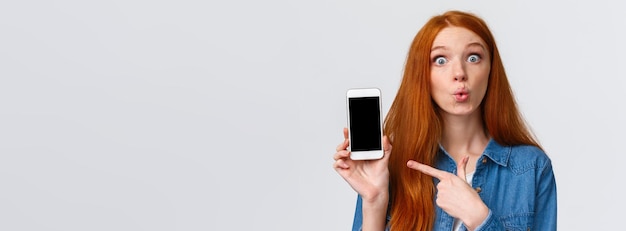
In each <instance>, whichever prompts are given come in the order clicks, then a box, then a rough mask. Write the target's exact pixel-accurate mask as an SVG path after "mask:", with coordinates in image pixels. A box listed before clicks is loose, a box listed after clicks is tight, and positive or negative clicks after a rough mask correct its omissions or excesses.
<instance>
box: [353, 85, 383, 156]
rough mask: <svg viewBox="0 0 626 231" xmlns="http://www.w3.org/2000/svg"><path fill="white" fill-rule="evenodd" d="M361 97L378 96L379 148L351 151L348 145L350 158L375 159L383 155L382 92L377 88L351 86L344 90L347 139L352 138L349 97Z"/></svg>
mask: <svg viewBox="0 0 626 231" xmlns="http://www.w3.org/2000/svg"><path fill="white" fill-rule="evenodd" d="M362 97H378V111H379V112H380V115H379V118H380V119H379V120H378V122H379V123H380V124H379V127H380V131H379V132H380V150H370V151H352V150H351V146H348V150H349V151H350V159H353V160H376V159H380V158H382V157H383V155H384V148H383V113H382V94H381V91H380V89H378V88H351V89H348V91H347V92H346V112H347V117H348V139H349V140H352V131H351V130H350V98H362Z"/></svg>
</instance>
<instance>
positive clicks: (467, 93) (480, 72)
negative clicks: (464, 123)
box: [430, 27, 491, 116]
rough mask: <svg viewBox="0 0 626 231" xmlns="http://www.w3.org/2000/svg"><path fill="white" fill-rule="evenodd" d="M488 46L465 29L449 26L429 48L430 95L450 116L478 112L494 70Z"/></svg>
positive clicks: (444, 112)
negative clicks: (490, 74) (491, 71)
mask: <svg viewBox="0 0 626 231" xmlns="http://www.w3.org/2000/svg"><path fill="white" fill-rule="evenodd" d="M488 55H489V52H488V51H487V45H486V44H485V42H484V41H483V40H482V39H481V38H480V37H478V35H476V34H474V32H472V31H470V30H468V29H465V28H462V27H446V28H444V29H443V30H441V31H440V32H439V34H438V35H437V37H435V41H434V42H433V46H432V48H431V49H430V58H431V59H430V65H431V71H430V85H431V90H432V91H431V96H432V98H433V100H434V101H435V103H437V105H438V106H439V107H440V108H441V109H442V113H443V114H447V115H458V116H462V115H470V114H472V113H476V112H477V111H478V110H476V109H478V108H479V107H480V103H481V101H482V100H483V97H484V96H485V92H486V91H487V82H488V80H489V72H490V69H491V62H490V57H489V56H488Z"/></svg>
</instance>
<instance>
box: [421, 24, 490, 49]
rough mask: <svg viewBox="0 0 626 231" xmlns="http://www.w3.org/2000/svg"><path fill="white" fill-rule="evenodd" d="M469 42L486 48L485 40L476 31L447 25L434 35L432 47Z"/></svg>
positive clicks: (460, 45) (450, 46)
mask: <svg viewBox="0 0 626 231" xmlns="http://www.w3.org/2000/svg"><path fill="white" fill-rule="evenodd" d="M471 44H480V45H482V47H483V48H486V47H487V46H486V44H485V41H483V40H482V39H481V38H480V37H479V36H478V35H477V34H476V33H474V32H472V31H471V30H468V29H465V28H463V27H456V26H449V27H446V28H443V29H442V30H441V31H440V32H439V33H438V34H437V36H436V37H435V40H434V41H433V46H432V47H433V48H434V47H449V48H454V47H463V48H464V47H466V46H468V45H471Z"/></svg>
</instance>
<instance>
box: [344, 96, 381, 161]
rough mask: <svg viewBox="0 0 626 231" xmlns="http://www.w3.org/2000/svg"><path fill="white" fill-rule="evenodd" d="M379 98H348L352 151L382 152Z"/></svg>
mask: <svg viewBox="0 0 626 231" xmlns="http://www.w3.org/2000/svg"><path fill="white" fill-rule="evenodd" d="M379 101H380V97H359V98H349V99H348V107H349V109H350V110H348V111H349V114H350V115H349V116H350V133H351V137H350V147H351V150H352V151H371V150H382V147H381V146H382V144H381V143H382V142H381V135H382V134H381V128H380V119H381V118H380V106H379V105H380V102H379Z"/></svg>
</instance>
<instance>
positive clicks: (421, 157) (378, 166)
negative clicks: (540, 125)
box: [333, 11, 557, 231]
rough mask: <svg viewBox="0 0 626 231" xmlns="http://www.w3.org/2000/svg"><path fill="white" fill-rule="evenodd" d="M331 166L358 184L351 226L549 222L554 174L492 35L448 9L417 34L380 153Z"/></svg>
mask: <svg viewBox="0 0 626 231" xmlns="http://www.w3.org/2000/svg"><path fill="white" fill-rule="evenodd" d="M347 132H348V131H347V129H345V128H344V131H343V133H344V137H345V140H344V142H342V143H341V144H339V146H338V147H337V152H336V153H335V155H334V159H335V162H334V165H333V167H334V169H335V170H336V171H337V172H338V173H339V175H340V176H341V177H343V178H344V179H345V180H346V182H348V184H349V185H350V186H351V187H352V188H353V189H354V190H355V191H356V192H357V193H358V198H357V203H356V211H355V216H354V223H353V228H352V229H353V230H366V231H367V230H379V231H381V230H402V231H404V230H446V231H449V230H556V218H557V196H556V181H555V178H554V173H553V170H552V164H551V162H550V159H549V157H548V156H547V155H546V154H545V152H544V151H543V149H542V148H541V146H540V145H539V143H538V142H537V140H536V138H535V137H534V136H533V135H532V133H531V132H530V130H529V128H528V127H527V126H526V124H525V122H524V120H523V118H522V116H521V114H520V111H519V110H518V108H517V105H516V102H515V98H514V96H513V93H512V90H511V87H510V85H509V82H508V80H507V77H506V73H505V71H504V66H503V64H502V60H501V59H500V55H499V53H498V48H497V46H496V43H495V40H494V38H493V35H492V34H491V32H490V30H489V28H488V27H487V24H486V23H485V22H484V21H483V20H482V19H480V18H479V17H477V16H476V15H473V14H470V13H467V12H460V11H449V12H446V13H444V14H442V15H438V16H435V17H433V18H431V19H430V20H429V21H428V22H427V23H426V24H425V25H424V26H423V27H422V29H421V30H420V31H419V32H418V33H417V35H416V36H415V39H414V40H413V43H412V44H411V48H410V50H409V54H408V57H407V61H406V66H405V69H404V76H403V78H402V83H401V85H400V88H399V89H398V93H397V95H396V97H395V99H394V101H393V104H392V105H391V108H390V110H389V112H388V113H387V117H386V118H385V123H384V133H385V137H384V150H385V152H384V156H383V158H382V159H378V160H351V159H350V153H349V151H348V150H347V148H348V146H349V145H350V144H349V141H348V138H347Z"/></svg>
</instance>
